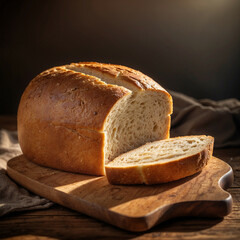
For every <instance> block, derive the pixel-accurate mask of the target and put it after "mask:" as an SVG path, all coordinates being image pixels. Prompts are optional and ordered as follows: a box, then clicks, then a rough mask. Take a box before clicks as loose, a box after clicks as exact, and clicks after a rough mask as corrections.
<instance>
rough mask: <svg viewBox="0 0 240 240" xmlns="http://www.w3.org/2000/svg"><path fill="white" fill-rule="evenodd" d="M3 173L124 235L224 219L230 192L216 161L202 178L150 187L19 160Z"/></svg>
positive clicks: (227, 173) (225, 168)
mask: <svg viewBox="0 0 240 240" xmlns="http://www.w3.org/2000/svg"><path fill="white" fill-rule="evenodd" d="M7 171H8V174H9V175H10V176H11V177H12V178H13V179H14V180H15V181H17V182H18V183H19V184H21V185H23V186H24V187H26V188H27V189H29V190H31V191H32V192H35V193H36V194H39V195H41V196H43V197H46V198H48V199H50V200H52V201H53V202H56V203H58V204H60V205H63V206H66V207H68V208H71V209H74V210H76V211H78V212H81V213H84V214H87V215H89V216H92V217H94V218H97V219H100V220H103V221H105V222H108V223H110V224H112V225H115V226H118V227H120V228H123V229H126V230H129V231H136V232H138V231H146V230H148V229H150V228H152V227H153V226H155V225H156V224H159V223H160V222H163V221H166V220H168V219H171V218H175V217H180V216H198V217H224V216H226V215H227V214H229V213H230V211H231V208H232V197H231V195H230V194H229V193H227V192H226V191H224V190H223V189H222V188H226V187H228V186H230V184H231V183H232V181H233V172H232V169H231V167H230V166H229V165H228V164H227V163H225V162H224V161H221V160H220V159H218V158H215V157H213V158H212V159H211V160H210V162H209V164H208V165H207V166H206V167H205V168H204V170H203V171H202V172H201V173H198V174H195V175H194V176H191V177H188V178H185V179H182V180H179V181H175V182H171V183H167V184H160V185H153V186H116V185H115V186H114V185H110V184H109V183H108V181H107V179H106V178H105V177H94V176H88V175H80V174H72V173H67V172H62V171H58V170H53V169H50V168H45V167H41V166H39V165H36V164H34V163H32V162H30V161H28V160H27V159H26V158H25V157H24V156H23V155H22V156H19V157H16V158H14V159H12V160H10V161H9V162H8V170H7Z"/></svg>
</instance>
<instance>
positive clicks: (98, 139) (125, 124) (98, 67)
mask: <svg viewBox="0 0 240 240" xmlns="http://www.w3.org/2000/svg"><path fill="white" fill-rule="evenodd" d="M171 113H172V98H171V96H170V94H169V93H168V92H167V91H166V90H165V89H163V88H162V87H161V86H160V85H159V84H158V83H156V82H155V81H153V80H152V79H151V78H149V77H147V76H146V75H144V74H142V73H141V72H139V71H136V70H133V69H131V68H128V67H124V66H119V65H112V64H101V63H91V62H87V63H77V64H70V65H65V66H60V67H55V68H51V69H49V70H47V71H44V72H43V73H41V74H39V75H38V76H37V77H36V78H34V79H33V80H32V81H31V82H30V84H29V85H28V87H27V88H26V90H25V91H24V93H23V96H22V98H21V101H20V104H19V109H18V136H19V143H20V146H21V148H22V151H23V154H24V155H25V156H26V157H27V158H28V159H30V160H31V161H33V162H35V163H38V164H40V165H43V166H47V167H52V168H57V169H61V170H65V171H70V172H78V173H86V174H93V175H104V174H105V164H108V163H109V162H111V161H112V160H113V159H114V158H116V157H117V156H118V155H120V154H122V153H124V152H127V151H129V150H132V149H134V148H137V147H139V146H141V145H143V144H145V143H146V142H151V141H155V140H160V139H166V138H168V137H169V129H170V114H171Z"/></svg>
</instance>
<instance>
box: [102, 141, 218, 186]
mask: <svg viewBox="0 0 240 240" xmlns="http://www.w3.org/2000/svg"><path fill="white" fill-rule="evenodd" d="M212 139H213V138H212ZM132 151H134V150H132ZM212 152H213V143H212V144H210V145H209V146H208V147H207V148H206V149H204V150H203V151H201V152H199V153H197V154H195V155H193V156H189V157H185V158H181V159H179V160H176V161H170V162H165V163H156V164H148V165H140V166H129V167H112V166H108V165H106V166H105V170H106V175H107V179H108V181H109V182H110V183H111V184H124V185H131V184H143V183H144V184H147V185H149V184H159V183H165V182H171V181H175V180H178V179H181V178H184V177H187V176H191V175H193V174H195V173H197V172H199V171H201V170H202V169H203V168H204V167H205V166H206V165H207V163H208V161H209V160H210V158H211V157H212Z"/></svg>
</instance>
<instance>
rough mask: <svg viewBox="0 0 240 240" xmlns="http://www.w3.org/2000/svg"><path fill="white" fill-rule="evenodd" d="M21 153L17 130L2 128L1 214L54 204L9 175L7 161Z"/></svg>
mask: <svg viewBox="0 0 240 240" xmlns="http://www.w3.org/2000/svg"><path fill="white" fill-rule="evenodd" d="M21 153H22V152H21V149H20V146H19V144H18V140H17V132H13V131H7V130H0V216H3V215H5V214H7V213H10V212H14V211H24V210H33V209H44V208H48V207H50V206H52V204H53V203H52V202H50V201H49V200H47V199H44V198H41V197H39V196H36V195H34V194H32V193H30V192H28V191H27V190H26V189H24V188H22V187H20V186H19V185H17V184H16V183H15V182H13V181H12V180H11V179H10V178H9V177H8V176H7V174H6V166H7V161H8V160H9V159H11V158H13V157H15V156H17V155H20V154H21Z"/></svg>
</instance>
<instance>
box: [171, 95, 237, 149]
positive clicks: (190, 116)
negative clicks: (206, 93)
mask: <svg viewBox="0 0 240 240" xmlns="http://www.w3.org/2000/svg"><path fill="white" fill-rule="evenodd" d="M170 94H171V95H172V97H173V115H172V123H171V137H173V136H184V135H199V134H204V135H211V136H213V137H214V138H215V142H214V147H215V148H222V147H240V101H239V100H237V99H234V98H232V99H226V100H222V101H213V100H209V99H202V100H196V99H194V98H191V97H188V96H186V95H184V94H181V93H177V92H173V91H170Z"/></svg>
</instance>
